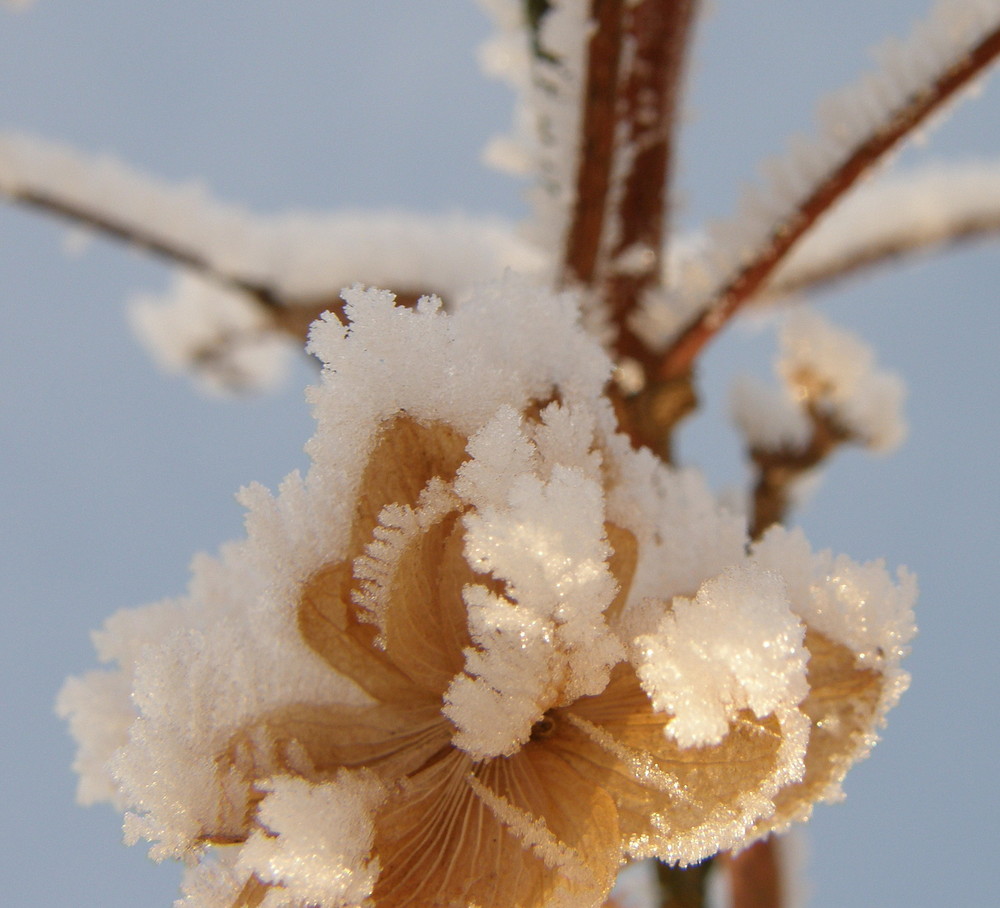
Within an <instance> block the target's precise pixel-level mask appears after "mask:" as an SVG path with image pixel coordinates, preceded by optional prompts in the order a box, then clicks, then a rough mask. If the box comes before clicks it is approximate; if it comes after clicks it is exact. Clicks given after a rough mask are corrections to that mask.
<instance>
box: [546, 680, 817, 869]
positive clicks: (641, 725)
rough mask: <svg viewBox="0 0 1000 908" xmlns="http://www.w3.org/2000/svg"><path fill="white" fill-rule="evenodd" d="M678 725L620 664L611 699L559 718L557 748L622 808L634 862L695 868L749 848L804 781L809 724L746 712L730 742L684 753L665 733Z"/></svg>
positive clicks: (592, 700)
mask: <svg viewBox="0 0 1000 908" xmlns="http://www.w3.org/2000/svg"><path fill="white" fill-rule="evenodd" d="M670 719H671V716H670V715H669V714H664V713H656V712H654V711H653V709H652V706H651V704H650V702H649V698H648V697H647V695H646V693H645V692H644V691H643V690H642V687H641V685H640V684H639V680H638V678H637V677H636V674H635V671H634V669H633V668H632V667H631V666H629V665H626V664H621V665H619V666H617V667H616V668H615V671H614V673H613V675H612V679H611V683H610V684H609V685H608V688H607V690H605V691H604V692H603V693H602V694H599V695H598V696H596V697H585V698H583V699H581V700H579V701H577V702H576V703H574V704H573V705H572V706H571V707H568V708H567V709H565V710H560V711H558V713H557V715H556V722H557V725H558V732H557V733H556V734H554V735H553V736H552V738H551V739H550V740H549V746H550V747H551V748H553V749H554V750H555V751H556V752H557V753H558V754H559V755H560V756H561V757H562V758H563V759H565V760H566V762H567V763H569V764H570V765H571V766H573V767H574V768H575V769H576V770H577V771H578V772H579V773H581V774H582V775H584V776H586V777H587V778H589V779H590V780H591V781H592V783H593V784H595V785H597V786H599V787H602V788H604V789H605V790H607V791H608V793H609V794H610V795H611V797H612V798H613V799H614V800H615V803H616V804H617V806H618V811H619V822H620V824H621V831H622V837H623V841H624V845H625V848H626V851H627V852H628V853H629V854H630V855H631V856H633V857H650V856H656V857H660V858H662V859H664V860H668V861H676V862H678V863H681V864H689V863H693V862H695V861H698V860H701V859H702V858H704V857H707V856H708V855H711V854H714V853H715V852H717V851H719V850H721V849H725V848H731V847H733V846H735V845H738V844H740V843H741V842H742V840H743V837H744V835H745V833H746V830H747V828H748V827H749V826H750V825H751V824H752V823H753V822H754V821H755V820H756V819H758V818H759V817H761V816H767V815H768V814H770V813H771V812H772V811H773V810H774V804H773V797H774V795H775V793H776V792H777V791H778V789H779V788H780V787H781V786H782V785H785V784H788V783H789V782H790V781H792V780H793V779H797V778H798V777H799V776H800V775H801V772H802V765H801V753H802V750H803V748H804V746H805V740H804V739H805V728H804V720H802V719H801V717H798V718H797V716H796V714H791V715H787V716H781V717H776V716H768V717H767V718H764V719H758V718H757V717H756V716H754V715H753V713H752V712H750V711H749V710H743V711H742V712H741V713H739V714H738V715H737V717H736V718H735V719H734V720H733V721H732V722H731V724H730V728H729V733H728V734H727V735H726V736H725V738H724V739H723V740H722V741H721V743H719V744H715V745H711V746H706V747H688V748H682V747H680V746H678V745H677V744H676V743H675V742H674V741H672V740H671V739H669V738H667V736H666V735H665V734H664V728H665V727H666V725H667V724H668V723H669V722H670Z"/></svg>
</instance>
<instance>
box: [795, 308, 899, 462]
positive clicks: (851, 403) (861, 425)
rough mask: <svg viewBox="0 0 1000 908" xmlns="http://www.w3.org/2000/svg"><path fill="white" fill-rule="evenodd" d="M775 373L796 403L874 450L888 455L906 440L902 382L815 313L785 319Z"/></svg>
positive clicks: (853, 339)
mask: <svg viewBox="0 0 1000 908" xmlns="http://www.w3.org/2000/svg"><path fill="white" fill-rule="evenodd" d="M778 371H779V373H780V375H781V376H782V377H783V378H784V380H785V382H786V383H787V385H788V387H789V389H790V391H791V393H792V394H793V395H794V396H795V397H796V398H797V399H799V400H800V401H802V402H803V403H804V404H808V405H810V406H813V407H815V408H816V409H817V411H818V412H819V413H821V414H823V415H824V416H826V417H828V418H830V419H831V420H833V421H834V422H835V424H836V425H837V426H838V427H839V428H840V429H842V430H843V431H844V432H846V433H847V434H848V435H849V436H850V437H852V438H854V439H856V440H857V441H860V442H861V443H863V444H865V445H868V446H869V447H871V448H872V449H873V450H877V451H889V450H891V449H892V448H894V447H896V446H897V445H899V444H900V443H901V442H902V440H903V438H904V437H905V436H906V423H905V421H904V419H903V414H902V407H903V399H904V397H905V388H904V386H903V383H902V381H901V379H900V378H899V377H898V376H896V375H894V374H892V373H889V372H885V371H882V370H880V369H878V368H877V366H876V363H875V354H874V353H873V351H872V349H871V347H869V346H868V345H867V344H865V343H863V342H862V341H861V340H860V339H858V338H857V337H855V336H854V335H852V334H850V333H849V332H847V331H844V330H842V329H840V328H835V327H834V326H833V325H831V324H830V323H829V322H827V321H826V320H825V319H823V318H822V317H821V316H819V315H818V314H817V313H815V312H812V311H810V310H808V309H804V308H798V309H796V310H795V311H794V312H792V313H791V314H790V315H789V317H788V319H787V320H786V322H785V326H784V329H783V330H782V332H781V355H780V357H779V362H778Z"/></svg>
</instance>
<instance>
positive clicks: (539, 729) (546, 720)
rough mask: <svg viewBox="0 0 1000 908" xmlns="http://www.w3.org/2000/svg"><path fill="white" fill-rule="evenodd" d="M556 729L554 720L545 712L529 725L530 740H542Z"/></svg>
mask: <svg viewBox="0 0 1000 908" xmlns="http://www.w3.org/2000/svg"><path fill="white" fill-rule="evenodd" d="M555 730H556V720H555V717H554V716H553V715H552V714H551V713H545V715H543V716H542V718H541V719H539V720H538V721H537V722H536V723H535V724H534V725H532V726H531V740H532V741H542V740H544V739H545V738H549V737H551V736H552V735H553V734H554V733H555Z"/></svg>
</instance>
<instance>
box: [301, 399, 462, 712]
mask: <svg viewBox="0 0 1000 908" xmlns="http://www.w3.org/2000/svg"><path fill="white" fill-rule="evenodd" d="M465 444H466V439H465V438H464V436H462V435H460V434H459V433H458V432H456V431H455V430H454V429H452V428H451V427H449V426H446V425H444V424H442V423H433V424H429V425H424V424H422V423H419V422H417V421H416V420H414V419H412V418H411V417H409V416H406V415H401V416H397V417H396V418H395V419H393V420H392V421H391V422H389V423H387V424H386V426H385V427H384V428H383V429H382V431H381V435H380V437H379V440H378V442H377V443H376V445H375V448H374V450H373V451H372V454H371V457H370V458H369V460H368V463H367V465H366V467H365V471H364V474H363V476H362V478H361V482H360V484H359V487H358V493H357V499H356V505H355V514H354V520H353V522H352V525H351V539H350V544H349V546H348V553H347V557H346V558H345V559H344V560H343V561H342V562H338V563H333V564H329V565H326V566H325V567H323V568H321V569H320V570H319V571H317V572H316V573H315V574H313V576H312V577H310V578H309V579H308V580H307V581H306V582H305V583H304V584H303V587H302V594H301V598H300V601H299V609H298V624H299V630H300V631H301V633H302V635H303V637H304V638H305V640H306V642H307V643H308V644H309V646H310V647H312V649H314V650H315V651H316V652H317V653H319V654H320V655H321V656H322V657H323V658H324V659H326V660H327V662H329V663H330V665H332V666H333V667H334V668H335V669H336V670H337V671H339V672H341V673H343V674H345V675H347V676H348V677H349V678H351V679H352V680H353V681H355V682H356V683H357V684H359V685H360V686H361V687H362V688H364V689H365V690H366V691H367V692H368V693H370V694H371V695H372V696H374V697H376V698H377V699H380V700H393V699H395V698H396V695H397V694H399V693H400V692H401V691H405V689H406V688H407V687H408V686H410V685H409V681H408V680H407V678H406V676H405V675H404V674H403V673H402V672H400V671H399V670H398V669H396V668H395V667H394V666H393V665H392V663H391V661H390V660H389V659H388V658H387V657H386V656H385V654H384V653H382V652H380V651H379V650H378V649H377V647H376V646H375V645H374V641H375V636H376V633H377V632H376V629H375V628H374V627H373V626H372V625H371V624H368V623H366V622H364V621H362V620H361V619H360V618H359V615H358V609H357V607H356V606H355V605H354V603H353V601H352V597H351V593H352V591H353V590H354V589H355V588H356V586H357V580H356V578H355V576H354V561H355V559H357V558H358V557H359V556H361V555H363V554H364V551H365V547H366V546H367V545H368V544H369V543H370V542H371V541H372V539H373V531H374V529H375V527H376V525H377V523H378V516H379V514H380V513H381V511H382V509H383V508H384V507H385V506H386V505H390V504H401V505H408V506H410V507H414V506H415V505H416V504H417V500H418V499H419V497H420V493H421V491H422V490H423V489H424V487H425V486H426V485H427V483H428V482H429V481H430V480H431V479H433V478H434V477H440V478H442V479H445V480H451V479H453V478H454V475H455V472H456V471H457V470H458V467H459V466H460V465H461V463H462V461H463V459H464V456H465Z"/></svg>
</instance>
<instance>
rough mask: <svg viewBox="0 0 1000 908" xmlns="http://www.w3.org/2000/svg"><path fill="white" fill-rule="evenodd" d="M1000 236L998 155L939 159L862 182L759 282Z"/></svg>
mask: <svg viewBox="0 0 1000 908" xmlns="http://www.w3.org/2000/svg"><path fill="white" fill-rule="evenodd" d="M997 236H1000V162H998V161H988V162H980V163H973V164H964V165H938V166H934V167H928V168H924V169H921V170H919V171H915V172H913V173H907V174H901V175H898V176H895V177H890V178H886V179H882V180H878V181H877V182H873V183H868V184H866V185H864V186H862V187H860V188H859V189H858V191H856V192H855V193H852V194H851V195H850V196H849V197H848V198H846V199H845V200H844V202H843V203H842V204H841V205H840V206H838V207H837V208H836V209H835V210H834V211H832V212H831V213H830V216H829V217H828V218H825V219H824V220H823V221H821V222H820V223H819V224H817V225H816V228H815V229H814V230H812V231H810V233H809V234H808V235H807V236H806V237H804V238H803V240H802V242H801V243H800V244H799V245H798V246H796V247H795V249H794V250H793V251H792V252H791V253H790V254H789V255H788V257H787V258H786V259H785V260H784V261H783V262H782V264H781V266H780V267H779V268H778V269H777V270H776V271H775V273H774V276H773V278H772V279H771V280H770V281H769V282H768V284H767V286H766V287H765V288H764V292H765V293H766V294H768V295H781V296H784V295H787V294H791V293H798V292H802V291H808V290H812V289H814V288H816V287H819V286H825V285H827V284H830V283H835V282H837V281H840V280H842V279H844V278H847V277H850V276H853V275H854V274H856V273H858V272H861V271H867V270H869V269H872V268H875V267H878V266H882V265H886V264H890V263H893V262H895V261H897V260H899V259H902V258H909V257H913V256H917V255H921V254H925V253H927V252H930V251H934V250H938V249H941V248H944V247H949V246H953V245H957V244H959V243H965V242H970V241H975V240H978V239H986V238H995V237H997Z"/></svg>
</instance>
